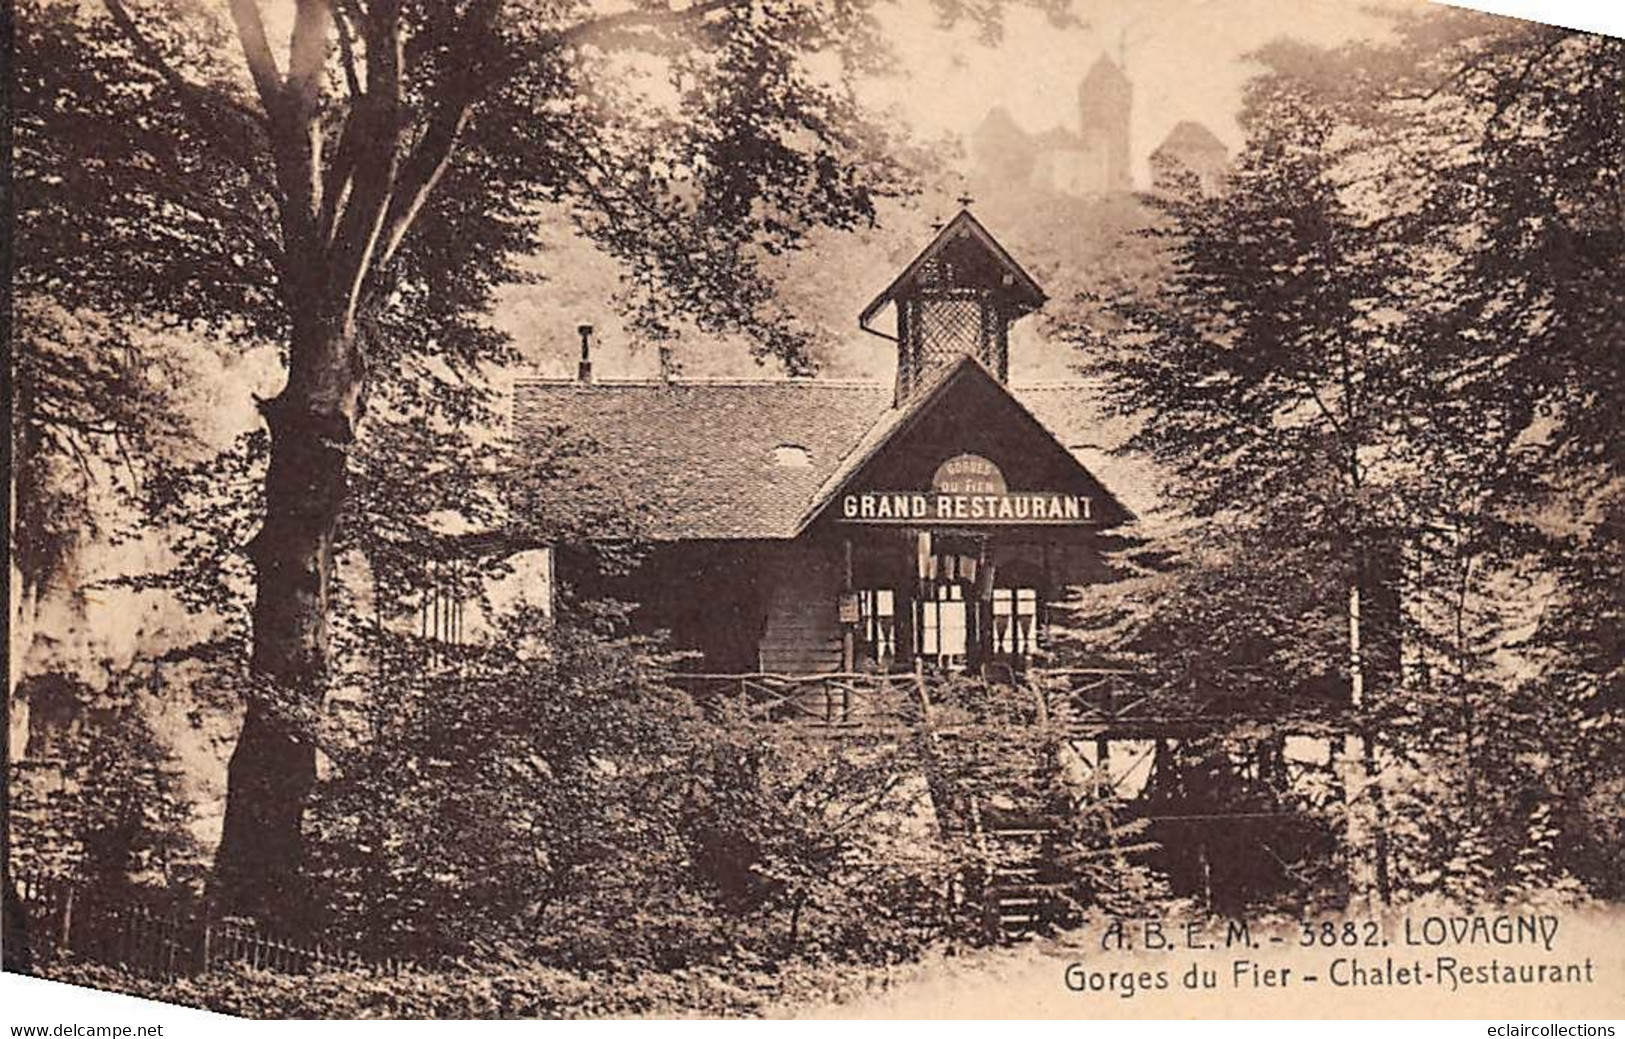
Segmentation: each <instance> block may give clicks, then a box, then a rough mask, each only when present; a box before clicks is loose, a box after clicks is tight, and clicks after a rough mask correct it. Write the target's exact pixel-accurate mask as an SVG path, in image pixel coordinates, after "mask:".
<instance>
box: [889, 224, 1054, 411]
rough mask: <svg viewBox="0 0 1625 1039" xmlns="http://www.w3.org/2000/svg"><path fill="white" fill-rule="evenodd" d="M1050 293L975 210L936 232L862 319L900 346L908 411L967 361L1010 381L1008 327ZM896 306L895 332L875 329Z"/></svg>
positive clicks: (899, 399)
mask: <svg viewBox="0 0 1625 1039" xmlns="http://www.w3.org/2000/svg"><path fill="white" fill-rule="evenodd" d="M1044 298H1045V297H1044V290H1043V289H1040V288H1039V287H1038V285H1037V283H1036V282H1034V281H1033V279H1032V278H1031V276H1029V275H1028V274H1027V272H1026V271H1024V270H1022V269H1021V265H1020V264H1018V263H1016V261H1015V260H1014V259H1012V258H1011V256H1010V254H1009V253H1007V252H1005V251H1004V248H1003V246H1001V245H999V243H998V242H996V241H994V239H993V236H992V235H990V234H988V232H987V229H986V228H984V227H983V226H982V225H981V224H980V223H978V222H977V220H976V218H975V217H974V216H972V215H971V213H970V210H969V209H961V210H960V211H959V215H958V216H956V217H954V218H953V220H951V221H949V222H948V224H947V226H945V227H943V229H942V230H941V231H940V232H938V234H937V236H936V238H934V239H933V240H932V241H931V244H930V245H928V246H926V247H925V249H924V251H922V252H921V253H920V255H918V256H916V257H915V258H914V260H913V262H911V263H910V264H909V265H908V266H907V267H906V268H904V269H903V273H901V274H899V275H898V276H897V278H896V280H895V281H893V282H892V283H891V284H890V285H889V286H887V288H886V290H885V291H884V292H882V293H881V294H880V295H878V296H876V297H875V298H874V300H873V302H871V303H870V304H869V305H868V306H867V307H865V308H864V309H863V313H862V314H861V315H860V316H859V318H858V324H859V326H860V327H862V328H863V329H864V330H866V331H869V332H874V333H875V334H876V335H880V336H882V337H883V338H887V339H894V340H895V342H896V343H897V392H896V399H895V403H896V404H897V405H899V406H900V405H902V404H903V403H904V402H905V401H907V400H909V399H910V398H912V397H913V396H914V395H915V393H917V392H919V391H920V390H921V389H922V388H924V387H927V386H929V385H930V384H931V382H932V380H933V377H934V376H935V375H936V374H937V373H939V372H941V371H942V370H943V369H945V368H946V367H948V366H949V365H950V364H952V363H953V362H954V361H956V360H958V359H959V358H960V357H961V356H963V355H965V354H969V355H971V356H972V357H975V358H976V359H977V360H978V361H981V362H982V364H983V365H985V366H986V367H987V369H988V371H990V372H992V373H993V374H994V375H995V376H996V377H997V378H998V380H999V381H1000V382H1006V381H1008V379H1009V377H1010V325H1011V324H1012V323H1013V322H1015V321H1016V320H1017V319H1018V318H1020V317H1022V316H1023V315H1026V314H1030V313H1032V312H1033V311H1034V310H1037V309H1038V308H1039V307H1041V306H1043V305H1044ZM887 304H891V305H893V306H895V308H896V311H897V333H896V335H895V336H888V335H886V334H885V333H884V332H880V331H878V330H876V329H875V328H873V327H872V326H871V322H872V321H873V320H874V318H875V317H876V316H877V315H878V314H879V313H880V312H881V311H882V310H884V309H885V308H886V306H887Z"/></svg>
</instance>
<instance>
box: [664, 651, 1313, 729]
mask: <svg viewBox="0 0 1625 1039" xmlns="http://www.w3.org/2000/svg"><path fill="white" fill-rule="evenodd" d="M953 680H957V681H960V682H963V681H964V678H963V676H957V679H955V678H953V677H951V676H936V675H932V674H929V673H927V674H924V675H919V674H915V673H912V672H902V673H894V674H879V673H872V672H862V673H827V674H811V675H790V674H774V673H767V672H754V673H748V674H694V673H680V672H677V673H672V674H671V675H670V676H669V681H671V682H672V683H673V684H674V685H677V686H679V687H680V688H683V689H685V690H687V691H688V692H689V693H690V694H691V695H693V696H694V697H695V698H696V699H698V700H699V701H701V702H702V703H706V704H714V705H718V706H719V707H720V706H721V705H724V704H728V705H732V706H733V707H734V708H735V709H740V710H743V712H744V713H745V716H746V717H748V718H749V719H751V720H753V721H762V722H779V723H789V724H794V725H799V726H802V727H805V728H808V729H813V730H822V731H828V732H837V731H842V730H877V729H895V728H899V727H907V726H912V725H915V724H918V723H919V722H920V721H921V720H922V702H923V701H922V695H921V693H922V688H921V687H922V684H924V686H925V688H926V689H930V688H931V687H932V686H934V685H937V684H938V683H941V682H948V681H953ZM995 684H997V685H1000V686H1014V687H1018V688H1022V689H1026V690H1029V691H1031V692H1032V693H1033V694H1035V695H1036V697H1037V702H1038V703H1039V704H1040V705H1042V710H1041V712H1040V713H1041V714H1042V715H1044V716H1046V717H1054V718H1057V719H1061V720H1063V724H1064V725H1065V727H1066V728H1067V730H1069V732H1070V733H1071V734H1072V735H1073V736H1076V737H1080V738H1082V737H1090V736H1097V735H1107V734H1109V735H1113V736H1122V737H1129V736H1145V737H1150V736H1155V735H1170V736H1171V735H1181V734H1188V733H1194V732H1200V731H1204V730H1211V729H1214V728H1216V727H1222V726H1223V725H1225V724H1227V723H1236V722H1244V721H1266V720H1278V719H1282V718H1287V717H1291V718H1294V719H1297V720H1299V721H1301V722H1303V723H1304V724H1306V725H1309V726H1313V725H1315V724H1317V723H1319V722H1332V721H1336V720H1337V718H1338V716H1339V714H1340V704H1339V703H1338V702H1337V701H1336V700H1335V698H1328V697H1327V696H1325V695H1319V694H1316V693H1314V692H1305V693H1294V694H1292V695H1283V694H1281V693H1280V692H1279V691H1276V690H1274V689H1273V687H1271V686H1270V685H1269V684H1268V683H1266V682H1264V681H1262V680H1261V678H1260V676H1257V675H1254V674H1251V673H1248V672H1242V671H1236V672H1227V673H1225V674H1223V675H1219V676H1215V678H1214V680H1213V681H1211V682H1206V683H1202V684H1200V685H1197V684H1195V683H1174V682H1169V681H1168V680H1166V679H1164V678H1162V677H1160V676H1157V675H1154V674H1148V673H1146V672H1142V671H1133V670H1125V669H1116V668H1045V669H1037V668H1033V669H1028V670H1027V671H1025V672H1021V673H1017V674H1011V675H1008V676H1005V677H1004V680H1003V681H998V682H996V683H995ZM935 695H936V694H935V693H933V694H932V698H935Z"/></svg>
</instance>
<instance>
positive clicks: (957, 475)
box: [841, 455, 1094, 525]
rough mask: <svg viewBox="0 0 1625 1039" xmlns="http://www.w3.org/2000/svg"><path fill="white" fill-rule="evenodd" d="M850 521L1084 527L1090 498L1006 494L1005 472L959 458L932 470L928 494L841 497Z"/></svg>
mask: <svg viewBox="0 0 1625 1039" xmlns="http://www.w3.org/2000/svg"><path fill="white" fill-rule="evenodd" d="M841 519H843V520H845V521H846V522H849V523H879V524H885V523H898V524H909V523H961V524H963V523H969V524H987V525H1000V524H1057V523H1063V524H1064V523H1088V522H1091V521H1092V520H1093V519H1094V517H1093V516H1092V515H1090V509H1089V499H1088V498H1086V497H1083V496H1081V495H1076V494H1061V493H1057V492H1054V491H1016V492H1013V493H1012V492H1011V491H1010V490H1009V489H1008V488H1007V487H1006V485H1005V482H1004V474H1003V473H1001V472H1000V471H999V469H998V467H997V466H995V465H994V464H993V463H992V462H990V461H988V460H987V459H985V458H982V457H981V456H979V455H958V456H956V457H954V458H950V459H948V460H947V461H946V462H943V463H942V465H940V466H938V467H937V471H936V475H934V476H933V477H932V478H931V490H930V492H928V493H927V492H920V491H861V492H857V493H853V494H846V495H843V496H842V497H841Z"/></svg>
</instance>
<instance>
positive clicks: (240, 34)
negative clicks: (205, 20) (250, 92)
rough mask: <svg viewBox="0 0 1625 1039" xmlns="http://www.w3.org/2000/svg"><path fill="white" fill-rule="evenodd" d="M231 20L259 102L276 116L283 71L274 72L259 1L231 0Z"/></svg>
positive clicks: (269, 44)
mask: <svg viewBox="0 0 1625 1039" xmlns="http://www.w3.org/2000/svg"><path fill="white" fill-rule="evenodd" d="M231 20H232V22H233V23H235V24H236V26H237V41H238V43H239V44H241V46H242V49H243V59H244V60H245V61H247V62H248V74H249V75H250V76H252V77H253V78H254V89H256V90H258V91H259V95H260V104H261V105H263V106H264V107H265V112H266V114H267V115H269V116H271V117H272V118H273V119H275V117H276V115H277V111H278V110H279V109H280V108H281V103H282V74H281V73H280V72H279V71H277V67H276V55H274V54H272V53H271V41H270V40H268V39H267V38H266V36H265V22H264V21H263V20H262V19H261V18H260V5H259V3H258V0H231Z"/></svg>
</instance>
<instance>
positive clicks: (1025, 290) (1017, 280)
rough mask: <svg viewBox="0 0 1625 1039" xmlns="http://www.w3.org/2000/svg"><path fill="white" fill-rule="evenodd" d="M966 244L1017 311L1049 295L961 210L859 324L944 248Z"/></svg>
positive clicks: (917, 278)
mask: <svg viewBox="0 0 1625 1039" xmlns="http://www.w3.org/2000/svg"><path fill="white" fill-rule="evenodd" d="M961 242H963V243H967V244H969V245H971V246H972V247H973V248H975V249H976V250H977V251H979V252H980V253H982V254H983V256H984V257H985V259H986V260H987V262H988V264H989V266H990V267H992V268H993V270H994V272H995V273H996V274H997V275H998V281H999V288H1000V289H1001V291H1002V294H1003V295H1004V297H1005V299H1006V301H1007V302H1008V303H1010V304H1011V305H1012V307H1013V309H1014V310H1015V311H1016V312H1017V313H1018V314H1025V313H1028V312H1030V311H1034V310H1037V309H1038V308H1039V307H1041V306H1043V305H1044V301H1045V300H1046V299H1047V298H1048V297H1046V296H1045V295H1044V290H1043V289H1041V288H1039V287H1038V283H1037V282H1036V281H1033V279H1032V275H1030V274H1028V273H1027V272H1026V271H1024V270H1022V269H1021V264H1019V263H1017V262H1016V261H1015V259H1014V258H1013V257H1012V256H1011V255H1010V254H1009V253H1007V252H1005V250H1004V246H1002V245H1000V244H999V243H998V242H997V241H995V240H994V238H993V236H992V235H991V234H989V233H988V231H987V228H985V227H983V226H982V224H981V222H980V221H978V220H977V219H976V218H975V217H974V216H972V215H971V212H970V210H969V209H961V210H960V211H959V215H958V216H956V217H954V218H953V219H952V220H950V221H948V223H947V224H946V225H945V226H944V227H943V229H942V230H941V231H939V232H937V236H936V237H935V238H933V239H932V240H931V244H929V245H927V246H926V247H925V248H924V249H923V250H922V251H921V252H920V255H918V256H916V257H914V259H913V260H912V261H911V262H910V263H909V265H908V266H907V267H904V268H903V272H902V273H901V274H899V275H898V276H897V277H896V278H895V279H894V280H893V281H892V283H891V284H890V285H888V286H886V288H885V289H884V290H883V291H882V292H881V293H880V295H878V296H876V297H875V298H874V299H873V300H871V301H870V303H869V305H868V306H867V307H864V308H863V313H862V314H860V315H858V326H859V327H860V328H864V329H867V328H869V323H870V322H871V321H873V320H874V318H875V315H876V314H879V313H880V312H881V311H882V310H884V309H885V307H886V305H887V304H888V303H891V302H892V301H893V300H895V299H897V297H899V296H902V295H906V294H907V293H908V292H909V291H910V290H911V289H914V288H916V287H917V286H918V284H919V283H920V282H921V281H922V278H923V275H924V274H925V271H926V269H927V267H928V266H929V265H930V263H931V261H932V260H934V259H936V257H937V256H939V255H940V254H941V253H942V252H943V251H944V250H945V249H947V248H948V247H949V246H951V245H954V244H956V243H961Z"/></svg>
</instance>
